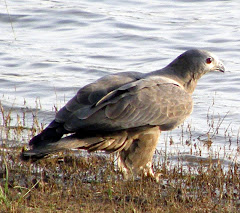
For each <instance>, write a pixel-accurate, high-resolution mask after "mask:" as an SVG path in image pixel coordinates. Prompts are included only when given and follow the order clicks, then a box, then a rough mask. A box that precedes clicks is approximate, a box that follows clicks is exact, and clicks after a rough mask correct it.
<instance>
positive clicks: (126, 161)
mask: <svg viewBox="0 0 240 213" xmlns="http://www.w3.org/2000/svg"><path fill="white" fill-rule="evenodd" d="M159 136H160V129H159V127H153V128H148V129H145V130H142V131H137V132H130V133H129V135H128V137H129V138H131V139H132V143H131V145H130V146H128V147H126V148H124V149H123V150H122V151H121V152H120V153H119V158H118V166H119V168H120V170H121V171H122V173H123V177H124V178H125V179H130V178H131V177H134V176H135V175H137V174H138V173H139V172H141V171H142V172H143V174H144V176H148V177H152V178H154V179H156V181H159V176H160V175H159V174H158V175H156V174H154V172H153V169H152V158H153V154H154V151H155V149H156V146H157V143H158V138H159Z"/></svg>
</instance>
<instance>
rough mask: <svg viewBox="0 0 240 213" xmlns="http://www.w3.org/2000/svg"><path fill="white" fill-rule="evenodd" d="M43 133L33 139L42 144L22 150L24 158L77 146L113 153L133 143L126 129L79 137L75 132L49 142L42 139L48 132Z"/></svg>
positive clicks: (41, 155)
mask: <svg viewBox="0 0 240 213" xmlns="http://www.w3.org/2000/svg"><path fill="white" fill-rule="evenodd" d="M44 131H45V130H44ZM47 131H49V130H47ZM41 134H43V136H36V137H37V139H34V138H33V139H32V141H33V142H34V143H35V142H37V141H38V142H39V141H40V144H38V145H37V146H36V145H34V146H33V147H32V148H31V149H30V150H23V151H22V154H21V159H22V160H33V161H34V160H38V159H40V158H43V157H44V156H46V155H48V154H52V153H56V152H59V151H63V150H67V149H76V148H78V149H86V150H88V151H89V152H92V151H97V150H102V151H105V152H107V153H112V152H115V151H121V150H122V149H123V148H124V147H125V146H129V145H130V144H131V143H132V139H131V137H130V138H128V133H127V132H126V131H122V132H117V133H112V134H109V135H101V136H93V137H84V138H79V136H78V135H77V134H74V135H70V136H67V137H63V138H61V139H60V140H58V141H55V142H48V143H47V142H46V141H42V140H41V139H42V138H41V137H44V134H46V133H41ZM41 134H40V135H41ZM38 137H39V138H40V139H39V138H38ZM50 139H52V138H50Z"/></svg>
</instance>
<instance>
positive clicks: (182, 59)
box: [168, 49, 225, 93]
mask: <svg viewBox="0 0 240 213" xmlns="http://www.w3.org/2000/svg"><path fill="white" fill-rule="evenodd" d="M169 66H170V67H171V70H172V71H173V72H174V74H175V75H176V76H178V78H180V79H181V81H183V86H184V87H185V89H186V90H187V91H188V92H190V93H192V92H193V90H194V89H195V87H196V84H197V80H198V79H200V78H201V77H202V76H203V75H204V74H206V73H208V72H211V71H219V72H224V71H225V68H224V65H223V63H222V62H221V61H220V60H219V59H218V58H217V57H216V56H215V55H214V54H212V53H210V52H208V51H205V50H198V49H191V50H188V51H186V52H184V53H183V54H181V55H180V56H178V57H177V58H176V59H175V60H174V61H173V62H172V63H170V64H169V65H168V67H169Z"/></svg>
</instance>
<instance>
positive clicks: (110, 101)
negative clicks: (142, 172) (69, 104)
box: [64, 79, 192, 132]
mask: <svg viewBox="0 0 240 213" xmlns="http://www.w3.org/2000/svg"><path fill="white" fill-rule="evenodd" d="M158 82H159V81H152V80H144V79H143V80H139V81H138V82H133V83H130V84H128V85H124V86H123V87H120V88H118V89H117V90H115V91H112V92H110V93H109V94H107V95H106V96H105V97H103V98H102V100H100V101H99V102H97V104H95V105H93V106H92V107H91V108H85V109H83V108H81V109H78V110H76V111H75V112H73V113H72V114H71V116H70V117H69V118H68V120H67V121H66V122H65V124H64V128H65V129H67V130H68V131H70V132H74V131H80V132H81V131H83V130H86V131H114V130H122V129H129V128H135V127H143V126H156V125H157V126H160V128H161V130H169V129H173V128H174V127H176V126H177V125H179V124H180V123H182V122H183V121H184V119H185V118H186V117H187V116H188V115H190V113H191V112H192V98H191V96H190V95H189V94H188V93H186V92H185V91H184V90H183V89H182V88H181V87H179V86H178V85H176V84H173V83H158Z"/></svg>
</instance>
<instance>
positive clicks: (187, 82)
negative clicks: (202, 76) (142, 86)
mask: <svg viewBox="0 0 240 213" xmlns="http://www.w3.org/2000/svg"><path fill="white" fill-rule="evenodd" d="M147 76H164V77H167V78H170V79H173V80H174V81H177V82H178V83H179V84H180V85H181V86H182V87H183V88H184V89H185V91H186V92H187V93H189V94H192V93H193V91H194V89H195V88H196V86H197V80H196V79H195V78H193V77H192V76H189V77H185V78H183V77H181V76H179V75H176V72H174V70H173V69H169V67H168V68H167V67H165V68H163V69H161V70H157V71H154V72H151V73H148V74H147Z"/></svg>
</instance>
